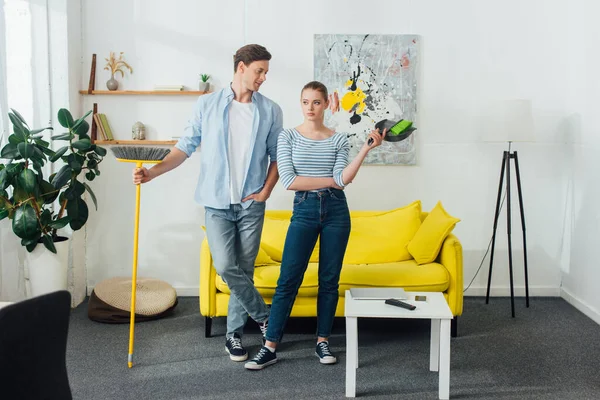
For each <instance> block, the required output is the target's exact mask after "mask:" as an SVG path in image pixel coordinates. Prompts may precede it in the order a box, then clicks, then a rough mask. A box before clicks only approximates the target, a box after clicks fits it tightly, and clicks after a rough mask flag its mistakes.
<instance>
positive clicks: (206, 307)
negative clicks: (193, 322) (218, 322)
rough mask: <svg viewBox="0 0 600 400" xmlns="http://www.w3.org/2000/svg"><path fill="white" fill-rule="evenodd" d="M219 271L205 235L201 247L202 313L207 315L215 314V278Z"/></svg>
mask: <svg viewBox="0 0 600 400" xmlns="http://www.w3.org/2000/svg"><path fill="white" fill-rule="evenodd" d="M216 277H217V271H215V269H214V268H213V265H212V255H211V254H210V248H209V247H208V240H207V239H206V237H204V240H203V241H202V246H201V247H200V314H202V315H203V316H205V317H213V316H215V314H216V312H217V310H216V301H217V287H216V284H215V279H216Z"/></svg>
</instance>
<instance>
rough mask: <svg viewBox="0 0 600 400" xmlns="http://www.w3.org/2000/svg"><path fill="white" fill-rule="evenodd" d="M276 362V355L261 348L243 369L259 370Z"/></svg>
mask: <svg viewBox="0 0 600 400" xmlns="http://www.w3.org/2000/svg"><path fill="white" fill-rule="evenodd" d="M276 362H277V354H275V353H274V352H272V351H271V350H269V349H267V348H266V347H265V346H263V347H261V348H260V350H259V351H258V354H256V355H255V356H254V358H253V359H252V360H250V361H248V362H247V363H246V364H244V367H246V369H252V370H259V369H263V368H265V367H268V366H269V365H272V364H275V363H276Z"/></svg>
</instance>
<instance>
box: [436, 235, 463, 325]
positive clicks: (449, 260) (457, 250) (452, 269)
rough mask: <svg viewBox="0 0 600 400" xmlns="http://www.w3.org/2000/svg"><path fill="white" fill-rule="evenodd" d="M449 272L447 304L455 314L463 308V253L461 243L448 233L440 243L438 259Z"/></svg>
mask: <svg viewBox="0 0 600 400" xmlns="http://www.w3.org/2000/svg"><path fill="white" fill-rule="evenodd" d="M437 261H438V262H439V263H440V264H442V265H443V266H444V267H446V269H447V270H448V273H449V274H450V286H448V290H447V291H446V293H447V294H448V305H449V306H450V309H451V310H452V313H453V314H454V315H456V316H458V315H461V314H462V310H463V254H462V245H461V244H460V241H459V240H458V238H457V237H456V236H455V235H453V234H450V235H448V237H447V238H446V240H445V241H444V243H443V244H442V248H441V250H440V253H439V255H438V260H437Z"/></svg>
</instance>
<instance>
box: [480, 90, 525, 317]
mask: <svg viewBox="0 0 600 400" xmlns="http://www.w3.org/2000/svg"><path fill="white" fill-rule="evenodd" d="M491 112H492V113H491V117H490V118H489V120H488V123H489V124H490V125H488V127H487V129H486V130H485V131H486V135H485V139H484V140H485V141H487V142H503V143H508V151H504V152H503V154H502V167H501V169H500V184H499V185H498V196H497V198H496V211H495V213H494V231H493V234H492V249H491V253H490V269H489V274H488V283H487V292H486V296H485V303H486V304H488V303H489V300H490V287H491V284H492V268H493V265H494V248H495V245H496V230H497V228H498V219H499V217H500V209H501V206H502V202H501V199H502V192H503V186H504V179H505V178H506V230H507V235H508V270H509V275H510V306H511V312H512V317H513V318H514V317H515V293H514V282H513V257H512V238H511V234H512V223H511V217H512V214H511V211H512V208H511V171H512V169H511V161H512V162H514V170H515V175H516V181H517V194H518V199H519V210H520V212H521V229H522V231H523V256H524V272H525V302H526V306H527V307H529V278H528V274H527V237H526V229H525V213H524V210H523V192H522V189H521V174H520V171H519V157H518V155H517V152H516V151H511V145H512V143H513V142H534V141H535V137H534V128H533V118H532V113H531V102H530V101H529V100H507V101H503V102H501V103H499V104H497V105H495V106H494V107H493V108H492V109H491Z"/></svg>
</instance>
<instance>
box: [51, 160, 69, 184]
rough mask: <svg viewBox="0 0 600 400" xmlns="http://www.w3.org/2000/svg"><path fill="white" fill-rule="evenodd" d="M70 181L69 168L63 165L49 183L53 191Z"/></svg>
mask: <svg viewBox="0 0 600 400" xmlns="http://www.w3.org/2000/svg"><path fill="white" fill-rule="evenodd" d="M69 179H71V167H70V166H69V165H64V166H63V167H62V168H61V169H60V170H59V171H58V172H57V174H56V175H55V176H54V179H53V180H51V181H50V183H52V185H53V186H54V188H55V189H60V188H62V187H63V186H64V185H65V184H66V183H67V182H68V181H69Z"/></svg>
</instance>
